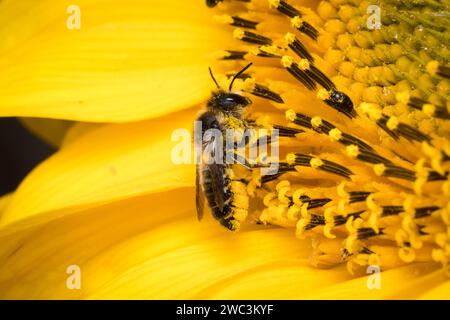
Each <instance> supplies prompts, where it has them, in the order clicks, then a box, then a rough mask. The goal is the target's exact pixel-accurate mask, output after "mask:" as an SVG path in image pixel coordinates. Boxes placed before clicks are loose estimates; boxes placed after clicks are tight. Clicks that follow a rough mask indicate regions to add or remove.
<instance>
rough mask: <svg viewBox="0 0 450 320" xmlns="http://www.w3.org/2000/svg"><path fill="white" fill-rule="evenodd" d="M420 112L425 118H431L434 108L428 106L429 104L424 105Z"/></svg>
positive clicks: (430, 105)
mask: <svg viewBox="0 0 450 320" xmlns="http://www.w3.org/2000/svg"><path fill="white" fill-rule="evenodd" d="M422 111H423V113H425V114H426V115H427V116H429V117H432V116H434V113H435V112H436V107H435V106H434V105H432V104H430V103H425V104H424V105H423V106H422Z"/></svg>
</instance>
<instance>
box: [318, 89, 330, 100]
mask: <svg viewBox="0 0 450 320" xmlns="http://www.w3.org/2000/svg"><path fill="white" fill-rule="evenodd" d="M317 98H319V99H320V100H327V99H329V98H330V92H328V91H327V90H326V89H324V88H321V89H319V91H317Z"/></svg>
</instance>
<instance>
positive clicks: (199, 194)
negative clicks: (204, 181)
mask: <svg viewBox="0 0 450 320" xmlns="http://www.w3.org/2000/svg"><path fill="white" fill-rule="evenodd" d="M200 174H201V172H200V166H197V169H196V172H195V204H196V206H197V219H198V221H200V220H202V218H203V214H204V211H205V207H204V204H205V194H204V191H203V190H202V186H201V184H200Z"/></svg>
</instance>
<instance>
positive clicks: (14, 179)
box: [0, 118, 55, 196]
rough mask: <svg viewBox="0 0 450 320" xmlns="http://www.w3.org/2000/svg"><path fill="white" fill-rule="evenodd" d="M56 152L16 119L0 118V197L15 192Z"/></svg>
mask: <svg viewBox="0 0 450 320" xmlns="http://www.w3.org/2000/svg"><path fill="white" fill-rule="evenodd" d="M54 151H55V149H54V148H53V147H52V146H50V145H48V144H47V143H45V142H43V141H42V140H40V139H39V138H37V137H36V136H34V135H33V134H32V133H30V132H29V131H28V130H27V129H26V128H24V127H23V126H22V125H21V124H20V122H19V121H18V120H17V119H16V118H0V196H1V195H3V194H5V193H8V192H11V191H14V190H15V189H16V187H17V186H18V185H19V183H20V181H22V179H23V178H24V177H25V176H26V175H27V174H28V173H29V172H30V171H31V169H33V168H34V167H35V166H36V165H37V164H38V163H39V162H41V161H42V160H44V159H45V158H47V157H48V156H50V155H51V154H52V153H53V152H54Z"/></svg>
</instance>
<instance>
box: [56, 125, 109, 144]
mask: <svg viewBox="0 0 450 320" xmlns="http://www.w3.org/2000/svg"><path fill="white" fill-rule="evenodd" d="M102 125H103V124H99V123H91V122H76V123H74V125H73V126H72V127H70V129H69V130H67V133H66V135H65V136H64V138H63V140H62V142H61V148H64V147H65V146H67V145H68V144H70V143H72V142H73V141H76V140H78V139H79V138H80V137H81V136H83V135H84V134H86V133H89V132H90V131H91V130H95V129H97V128H100V127H101V126H102Z"/></svg>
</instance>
